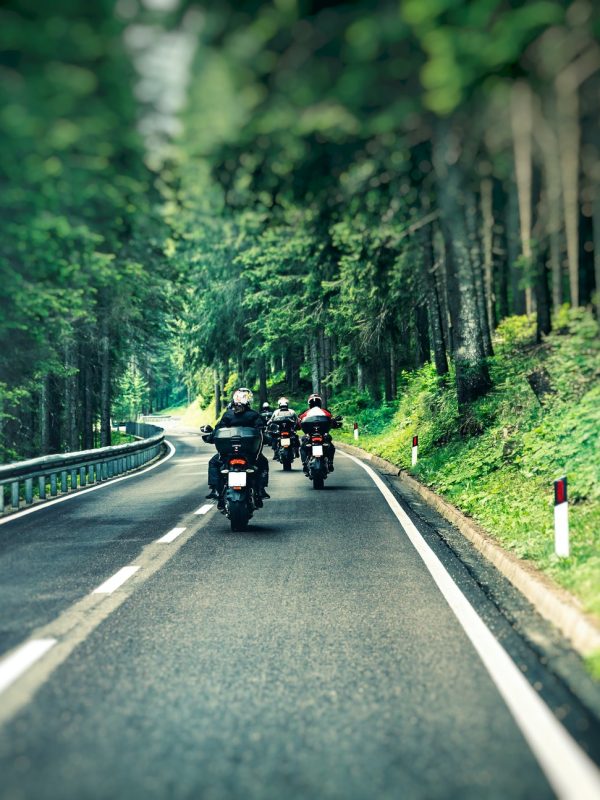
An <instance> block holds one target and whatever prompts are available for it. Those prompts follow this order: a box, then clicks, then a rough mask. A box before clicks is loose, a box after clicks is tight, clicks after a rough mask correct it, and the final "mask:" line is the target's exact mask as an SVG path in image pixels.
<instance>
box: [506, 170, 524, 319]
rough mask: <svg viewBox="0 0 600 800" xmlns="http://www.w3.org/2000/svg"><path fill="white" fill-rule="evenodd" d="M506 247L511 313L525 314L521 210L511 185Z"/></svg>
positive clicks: (515, 192) (507, 211)
mask: <svg viewBox="0 0 600 800" xmlns="http://www.w3.org/2000/svg"><path fill="white" fill-rule="evenodd" d="M506 245H507V256H508V270H509V276H510V298H511V302H510V309H509V311H510V313H511V314H525V312H526V304H525V294H524V292H523V289H522V288H521V280H522V278H523V274H522V271H521V269H520V267H519V208H518V197H517V191H516V187H515V185H514V184H511V186H510V190H509V194H508V203H507V205H506Z"/></svg>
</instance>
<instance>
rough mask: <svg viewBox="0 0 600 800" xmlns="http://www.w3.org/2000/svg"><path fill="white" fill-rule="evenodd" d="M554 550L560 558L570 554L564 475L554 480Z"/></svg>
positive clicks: (567, 506)
mask: <svg viewBox="0 0 600 800" xmlns="http://www.w3.org/2000/svg"><path fill="white" fill-rule="evenodd" d="M554 552H555V553H556V555H557V556H560V557H561V558H568V557H569V555H570V552H569V503H568V500H567V478H566V476H563V477H562V478H558V479H557V480H555V481H554Z"/></svg>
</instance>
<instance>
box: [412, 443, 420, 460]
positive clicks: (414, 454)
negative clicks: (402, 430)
mask: <svg viewBox="0 0 600 800" xmlns="http://www.w3.org/2000/svg"><path fill="white" fill-rule="evenodd" d="M418 455H419V437H418V436H413V443H412V465H413V467H414V466H415V464H416V463H417V457H418Z"/></svg>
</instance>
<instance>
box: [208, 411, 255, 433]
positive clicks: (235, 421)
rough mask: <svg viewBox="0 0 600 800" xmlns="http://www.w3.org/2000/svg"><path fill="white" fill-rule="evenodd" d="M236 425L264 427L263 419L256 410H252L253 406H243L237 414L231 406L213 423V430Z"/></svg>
mask: <svg viewBox="0 0 600 800" xmlns="http://www.w3.org/2000/svg"><path fill="white" fill-rule="evenodd" d="M236 426H241V427H243V428H258V429H259V430H262V428H264V427H265V421H264V419H263V418H262V417H261V415H260V414H259V413H258V411H254V409H253V408H245V409H244V410H243V411H241V412H240V413H239V414H236V413H235V411H234V410H233V409H232V408H228V409H227V411H226V412H225V413H224V414H223V416H222V417H221V419H220V420H219V422H218V423H217V424H216V425H215V430H217V428H232V427H236Z"/></svg>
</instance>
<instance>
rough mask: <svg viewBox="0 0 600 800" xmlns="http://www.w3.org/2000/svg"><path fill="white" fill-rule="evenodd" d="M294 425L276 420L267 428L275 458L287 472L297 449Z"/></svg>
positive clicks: (284, 420) (289, 421)
mask: <svg viewBox="0 0 600 800" xmlns="http://www.w3.org/2000/svg"><path fill="white" fill-rule="evenodd" d="M294 427H295V426H294V423H293V422H292V421H291V420H288V419H282V420H277V421H276V422H272V423H271V425H270V426H269V433H271V435H272V436H273V439H274V442H275V444H274V450H275V458H276V460H277V461H279V462H280V463H281V465H282V467H283V470H284V472H289V471H290V470H291V468H292V463H293V461H294V451H295V449H296V448H297V447H298V439H297V437H296V433H295V431H294Z"/></svg>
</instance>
